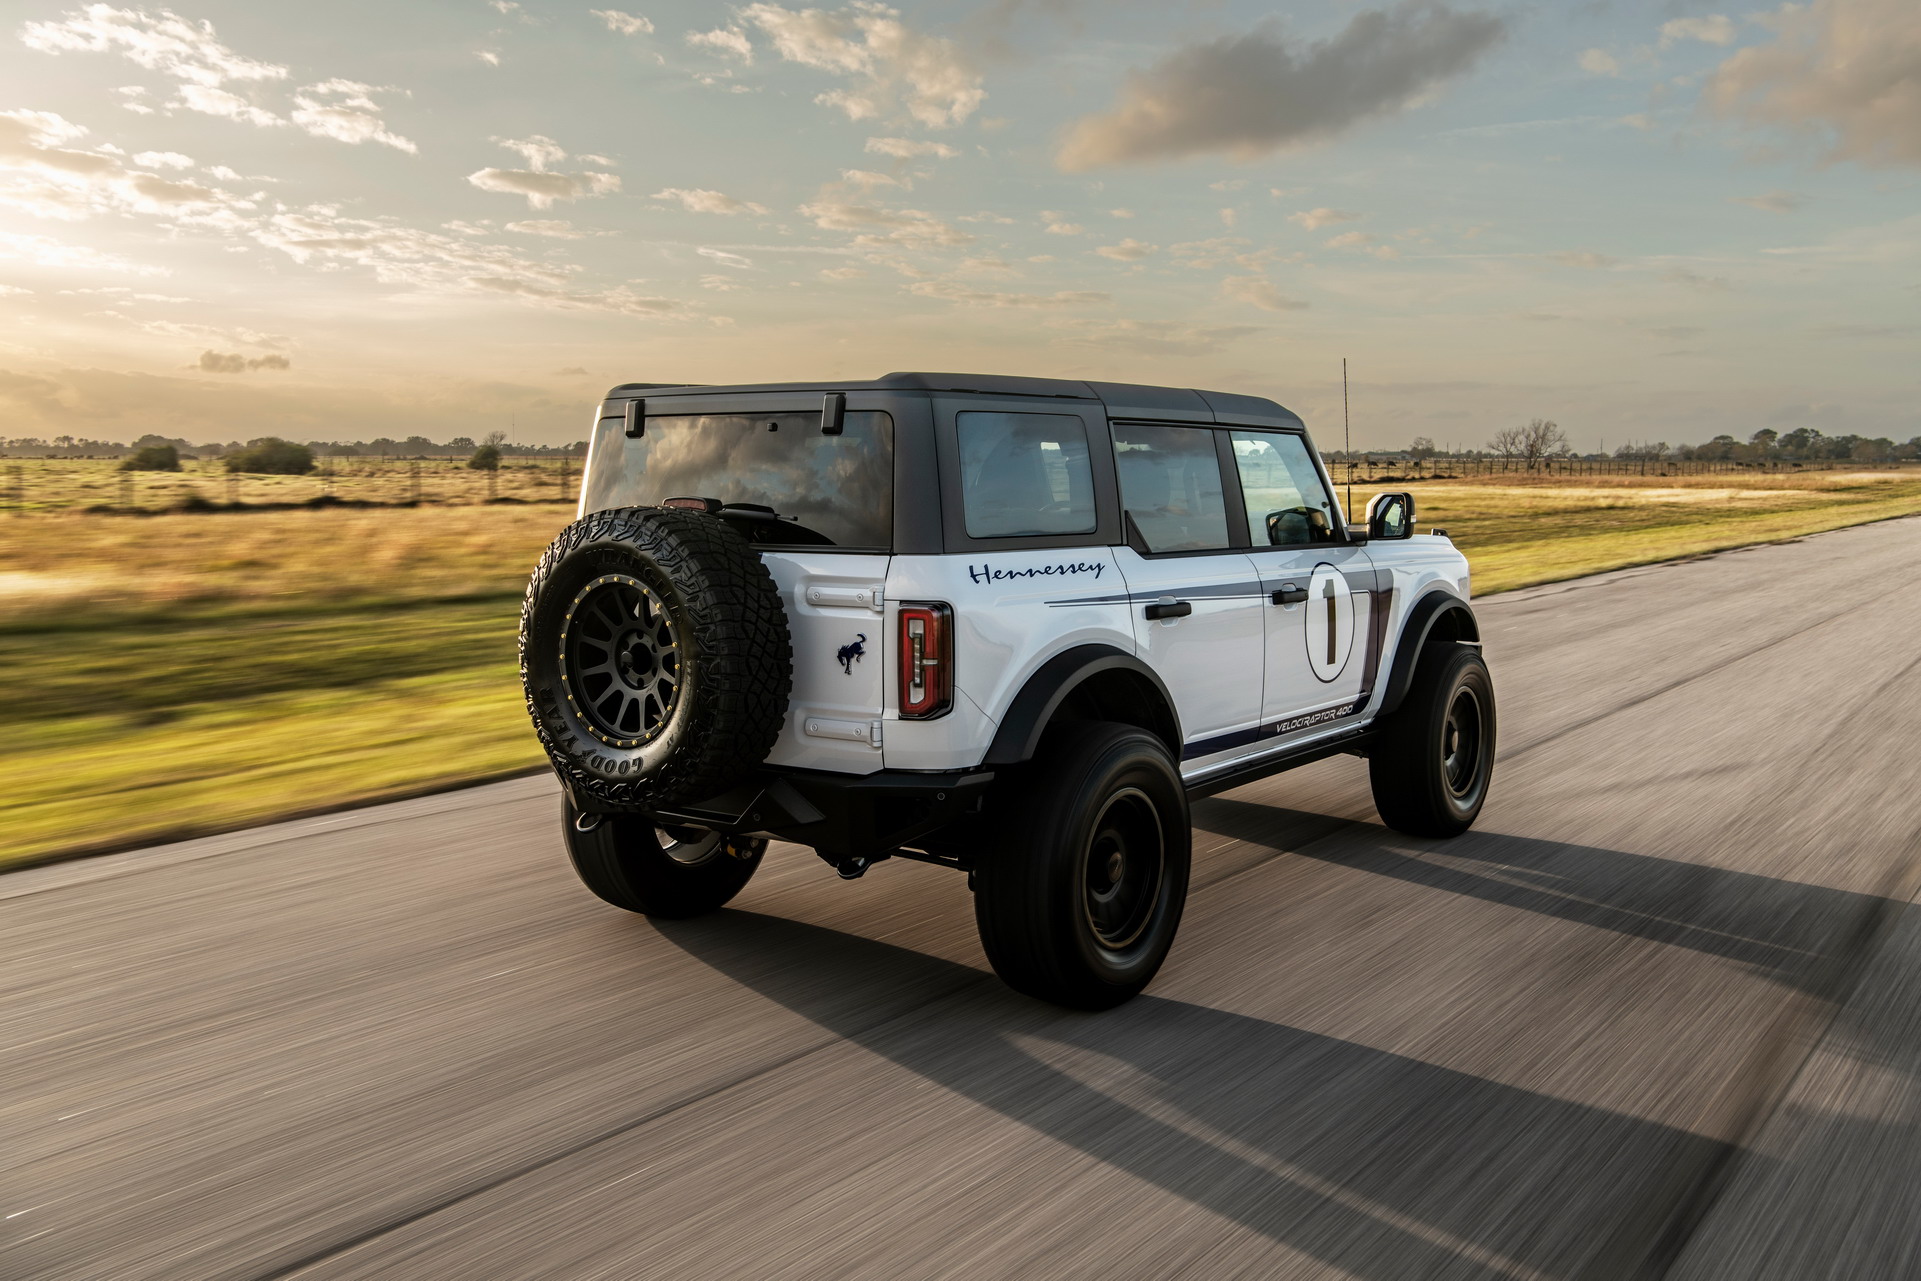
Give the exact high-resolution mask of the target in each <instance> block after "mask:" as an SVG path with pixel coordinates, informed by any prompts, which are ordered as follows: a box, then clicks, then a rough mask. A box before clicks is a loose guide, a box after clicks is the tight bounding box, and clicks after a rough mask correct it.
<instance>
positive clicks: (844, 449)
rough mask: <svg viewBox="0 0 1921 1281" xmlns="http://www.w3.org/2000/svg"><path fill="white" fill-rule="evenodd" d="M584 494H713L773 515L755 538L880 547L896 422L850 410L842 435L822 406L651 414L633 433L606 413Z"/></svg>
mask: <svg viewBox="0 0 1921 1281" xmlns="http://www.w3.org/2000/svg"><path fill="white" fill-rule="evenodd" d="M584 498H585V506H584V507H583V510H585V511H605V510H607V509H608V508H610V507H647V506H653V505H655V504H658V503H659V502H661V501H662V500H663V499H667V498H717V499H719V500H720V501H721V502H723V503H729V504H733V503H745V504H751V505H754V506H758V507H764V508H771V509H772V510H773V511H774V512H775V513H776V514H777V516H778V517H779V519H778V520H774V521H769V522H767V523H766V524H764V525H762V526H758V527H756V528H755V529H754V530H753V540H754V542H755V543H757V544H761V545H779V544H783V543H785V544H791V545H798V546H814V547H818V546H821V545H822V544H823V543H826V544H831V545H832V546H835V547H843V548H847V549H849V550H854V551H886V550H888V549H889V548H890V547H891V546H892V544H893V535H894V424H893V420H892V419H891V418H889V417H888V416H887V415H886V414H884V413H879V412H876V411H855V410H849V411H848V413H847V416H846V425H845V428H844V430H843V431H842V432H841V434H840V435H838V436H823V435H822V434H821V430H820V414H819V413H818V412H813V413H776V414H756V415H748V414H688V415H684V416H683V415H674V416H671V417H661V418H655V417H653V416H651V415H650V416H649V417H648V419H647V429H646V432H645V433H644V434H643V435H642V436H641V437H640V438H639V439H638V440H629V439H628V438H627V437H626V435H625V434H624V433H623V431H622V426H621V420H620V419H618V418H603V419H601V420H600V424H599V427H598V428H597V430H596V435H595V437H594V450H593V463H592V467H591V470H590V474H589V475H588V477H587V487H586V493H585V495H584ZM789 530H791V531H792V532H791V534H789V533H787V532H785V531H789Z"/></svg>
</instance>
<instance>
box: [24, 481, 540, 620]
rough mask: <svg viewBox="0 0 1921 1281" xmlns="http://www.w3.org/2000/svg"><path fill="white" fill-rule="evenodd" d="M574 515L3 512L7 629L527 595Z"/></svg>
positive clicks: (439, 510)
mask: <svg viewBox="0 0 1921 1281" xmlns="http://www.w3.org/2000/svg"><path fill="white" fill-rule="evenodd" d="M572 515H573V513H572V511H571V509H567V508H562V507H557V506H538V507H536V506H528V507H513V506H505V507H411V508H409V507H403V508H389V509H380V508H324V509H320V510H294V511H258V512H231V513H229V512H220V513H213V514H208V515H191V516H189V515H173V516H153V517H146V518H137V517H120V516H98V515H88V514H83V513H77V512H76V513H70V514H38V513H30V514H28V515H25V516H0V629H12V628H18V627H22V626H32V627H46V626H49V625H58V624H60V623H62V622H92V621H94V620H98V619H100V618H103V617H106V616H114V615H128V614H153V613H164V614H169V615H178V614H181V613H183V612H184V613H191V614H204V613H206V612H208V611H209V610H212V609H226V610H233V609H259V608H279V609H303V608H304V609H337V608H341V607H353V606H359V605H365V604H370V603H376V602H387V601H397V600H435V599H439V600H445V599H463V598H474V597H483V596H500V597H507V596H515V595H518V594H519V593H520V591H521V590H522V588H524V587H525V586H526V582H527V574H528V573H529V572H530V571H531V570H532V569H533V565H534V561H535V560H537V559H538V558H539V556H540V553H541V550H542V549H543V548H545V547H546V545H547V544H548V543H549V542H551V541H552V540H553V538H554V535H556V534H557V533H559V532H560V530H561V529H562V528H563V527H564V526H565V525H566V524H567V522H568V520H570V519H571V518H572Z"/></svg>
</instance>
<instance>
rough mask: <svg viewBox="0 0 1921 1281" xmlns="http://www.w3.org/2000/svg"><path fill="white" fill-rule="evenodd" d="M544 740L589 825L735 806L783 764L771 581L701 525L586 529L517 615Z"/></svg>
mask: <svg viewBox="0 0 1921 1281" xmlns="http://www.w3.org/2000/svg"><path fill="white" fill-rule="evenodd" d="M520 677H521V682H522V685H523V686H524V688H525V690H526V695H527V710H528V712H529V713H530V714H531V715H532V716H533V721H534V730H535V732H536V733H537V734H538V735H539V737H540V742H541V746H543V747H545V748H546V749H547V755H548V757H549V759H551V760H552V761H553V764H554V769H555V770H556V771H557V772H558V773H559V774H560V777H561V781H562V782H563V783H564V784H565V785H566V786H567V789H568V792H569V794H570V796H571V797H572V798H573V800H574V801H575V802H576V803H578V804H580V805H581V806H582V807H583V808H584V809H588V810H594V809H603V810H609V811H618V810H633V809H645V808H648V807H650V806H655V807H657V806H666V805H671V804H673V803H675V802H683V801H685V802H691V801H699V800H702V799H705V798H707V797H711V796H714V795H717V794H718V793H720V792H723V791H725V790H727V789H728V788H729V787H731V786H733V785H734V784H735V783H737V782H739V781H741V779H742V778H743V777H744V776H745V775H746V774H747V773H748V772H749V771H750V770H752V769H753V768H754V767H756V766H757V765H759V764H760V763H761V761H763V760H764V759H766V756H767V753H768V752H769V751H771V750H772V749H773V746H774V740H775V738H776V737H778V735H779V734H780V727H781V722H782V720H783V719H784V718H785V717H786V714H787V694H788V690H789V687H790V686H791V684H792V679H793V649H792V645H791V643H790V640H789V636H788V630H787V615H786V612H785V611H784V610H783V609H782V607H781V602H780V594H779V592H778V591H777V589H776V588H775V586H774V580H773V578H772V576H771V575H770V574H769V573H768V572H767V567H766V566H765V565H763V564H761V561H760V557H759V556H757V555H756V554H755V553H754V550H753V548H752V547H751V546H749V544H748V543H747V540H746V539H745V538H743V537H741V535H740V534H739V533H738V532H737V531H735V530H734V529H732V528H731V527H729V526H728V525H727V524H726V523H725V522H723V521H721V520H718V519H716V518H714V517H712V516H709V515H706V514H704V513H700V512H692V511H681V510H674V509H666V510H661V509H654V508H628V509H624V510H619V511H607V512H599V513H596V514H595V515H592V516H587V517H584V518H583V519H581V520H578V521H575V522H574V523H573V524H572V525H569V526H568V527H567V528H566V529H565V530H563V531H562V532H561V535H560V537H559V538H558V539H556V540H555V541H554V544H553V546H551V547H549V548H548V549H547V551H546V554H545V555H543V556H542V557H541V558H540V564H539V566H538V567H536V568H535V570H534V574H533V578H532V579H531V580H530V581H529V582H528V584H527V597H526V600H525V602H524V603H523V604H522V606H521V612H520Z"/></svg>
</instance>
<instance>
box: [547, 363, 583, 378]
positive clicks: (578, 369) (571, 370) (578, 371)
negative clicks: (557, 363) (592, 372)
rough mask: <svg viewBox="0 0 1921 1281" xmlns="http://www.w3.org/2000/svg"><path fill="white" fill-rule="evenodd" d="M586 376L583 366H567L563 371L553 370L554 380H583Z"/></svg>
mask: <svg viewBox="0 0 1921 1281" xmlns="http://www.w3.org/2000/svg"><path fill="white" fill-rule="evenodd" d="M587 376H588V375H587V368H586V366H584V365H569V366H567V367H566V368H565V369H556V370H554V377H556V378H585V377H587Z"/></svg>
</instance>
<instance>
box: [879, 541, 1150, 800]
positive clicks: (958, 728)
mask: <svg viewBox="0 0 1921 1281" xmlns="http://www.w3.org/2000/svg"><path fill="white" fill-rule="evenodd" d="M1114 554H1115V552H1114V549H1113V548H1109V547H1085V548H1074V549H1072V550H1068V551H1058V550H1055V551H1018V552H991V553H984V552H968V553H957V554H954V555H949V556H896V557H894V559H893V566H892V568H891V571H890V572H889V574H888V579H887V600H888V618H889V625H888V637H889V649H888V652H889V655H890V658H891V656H892V655H893V652H894V649H893V636H894V633H895V630H896V628H897V627H898V624H897V623H896V622H895V621H894V620H895V619H896V618H897V617H898V613H897V607H898V606H899V605H901V604H903V603H911V602H915V601H938V602H942V603H945V604H947V605H949V606H951V607H952V608H953V611H954V681H955V686H956V696H955V699H954V706H953V710H951V711H950V712H948V713H947V715H945V716H942V717H938V718H936V719H934V720H926V721H917V720H901V719H900V717H899V711H898V707H899V702H898V699H899V693H898V690H897V689H896V688H895V686H896V685H897V684H898V682H897V681H894V680H891V679H890V681H889V682H888V691H887V697H888V721H887V726H886V747H885V752H884V755H885V758H886V761H887V768H889V769H919V770H933V769H966V768H969V767H971V766H974V765H978V764H980V762H981V760H982V758H983V757H985V756H986V754H987V749H988V747H989V745H990V744H991V743H992V742H993V739H994V731H995V730H996V729H997V728H999V726H1000V721H1001V718H1002V717H1003V716H1005V715H1006V714H1007V708H1008V706H1009V704H1011V703H1012V702H1013V701H1014V696H1015V695H1016V694H1018V693H1019V692H1020V690H1021V687H1022V686H1023V685H1025V684H1026V683H1027V680H1028V678H1029V677H1031V676H1033V674H1034V673H1035V672H1036V671H1038V670H1040V667H1041V665H1042V664H1044V663H1046V662H1047V660H1048V659H1050V658H1053V657H1054V656H1055V655H1056V654H1059V653H1061V652H1062V651H1063V650H1068V649H1072V648H1074V647H1075V646H1076V645H1088V644H1101V645H1111V646H1113V647H1115V648H1116V649H1119V650H1120V651H1121V652H1123V653H1128V654H1131V653H1133V652H1134V633H1133V628H1132V625H1131V623H1130V622H1129V612H1128V608H1127V603H1126V601H1125V600H1124V599H1119V598H1123V597H1125V595H1126V593H1127V590H1128V588H1127V583H1126V582H1125V581H1124V580H1123V579H1122V577H1121V574H1120V570H1119V568H1118V567H1117V566H1116V564H1115V560H1114ZM1099 597H1114V598H1117V599H1112V600H1107V601H1101V600H1098V599H1097V598H1099ZM890 671H891V668H890Z"/></svg>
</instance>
